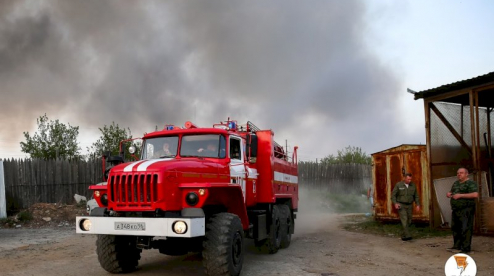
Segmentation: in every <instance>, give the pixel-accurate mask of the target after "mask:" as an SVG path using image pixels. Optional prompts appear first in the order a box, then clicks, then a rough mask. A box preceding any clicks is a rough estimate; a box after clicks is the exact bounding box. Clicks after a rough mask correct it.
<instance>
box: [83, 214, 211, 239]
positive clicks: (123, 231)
mask: <svg viewBox="0 0 494 276" xmlns="http://www.w3.org/2000/svg"><path fill="white" fill-rule="evenodd" d="M84 220H90V221H91V228H90V229H89V230H87V231H86V230H83V228H82V222H83V221H84ZM177 221H183V222H185V224H186V225H187V231H186V232H185V233H183V234H177V233H175V232H174V231H173V229H172V228H173V224H174V223H175V222H177ZM205 232H206V229H205V218H204V217H200V218H136V217H94V216H81V217H76V233H78V234H102V235H126V236H160V237H183V238H192V237H200V236H204V235H205Z"/></svg>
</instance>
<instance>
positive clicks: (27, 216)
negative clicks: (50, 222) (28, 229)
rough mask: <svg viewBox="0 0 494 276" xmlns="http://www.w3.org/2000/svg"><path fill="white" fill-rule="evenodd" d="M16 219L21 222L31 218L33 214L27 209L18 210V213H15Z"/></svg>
mask: <svg viewBox="0 0 494 276" xmlns="http://www.w3.org/2000/svg"><path fill="white" fill-rule="evenodd" d="M17 219H18V220H19V221H22V222H26V221H30V220H32V219H33V214H31V212H29V210H24V211H20V212H19V214H17Z"/></svg>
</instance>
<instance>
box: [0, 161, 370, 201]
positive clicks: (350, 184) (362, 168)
mask: <svg viewBox="0 0 494 276" xmlns="http://www.w3.org/2000/svg"><path fill="white" fill-rule="evenodd" d="M3 164H4V173H5V191H6V196H7V210H10V209H23V208H28V207H30V206H31V205H32V204H34V203H38V202H46V203H57V202H60V203H65V204H72V203H73V196H74V194H79V195H83V196H86V197H87V198H88V199H89V198H90V197H91V193H90V192H89V190H88V187H89V185H92V184H96V183H99V182H101V180H102V178H103V177H102V175H103V172H102V167H101V160H99V159H96V160H91V161H68V160H41V159H24V160H15V159H11V160H3ZM371 168H372V167H371V166H370V165H362V164H335V165H324V164H320V163H315V162H300V163H299V167H298V169H299V182H300V187H301V188H312V189H318V190H325V191H329V192H332V193H362V192H365V190H366V189H367V187H368V186H369V185H370V184H371V181H372V177H371V170H372V169H371Z"/></svg>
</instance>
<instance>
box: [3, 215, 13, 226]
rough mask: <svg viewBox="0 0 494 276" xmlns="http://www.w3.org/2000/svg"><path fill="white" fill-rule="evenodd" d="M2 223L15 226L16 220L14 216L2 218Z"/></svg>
mask: <svg viewBox="0 0 494 276" xmlns="http://www.w3.org/2000/svg"><path fill="white" fill-rule="evenodd" d="M0 225H2V226H6V227H13V226H15V220H14V219H13V218H12V217H7V218H3V219H0Z"/></svg>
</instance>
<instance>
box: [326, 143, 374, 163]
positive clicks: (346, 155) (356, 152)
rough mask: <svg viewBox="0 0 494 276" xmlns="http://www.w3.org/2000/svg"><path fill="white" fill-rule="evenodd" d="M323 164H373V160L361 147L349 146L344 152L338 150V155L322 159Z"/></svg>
mask: <svg viewBox="0 0 494 276" xmlns="http://www.w3.org/2000/svg"><path fill="white" fill-rule="evenodd" d="M321 163H327V164H342V163H356V164H367V165H370V164H372V158H371V157H370V156H369V155H367V154H366V153H365V152H362V149H361V148H359V147H352V146H348V147H346V148H344V149H342V150H338V155H337V156H334V155H332V154H330V155H328V156H326V157H324V158H323V159H321Z"/></svg>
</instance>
